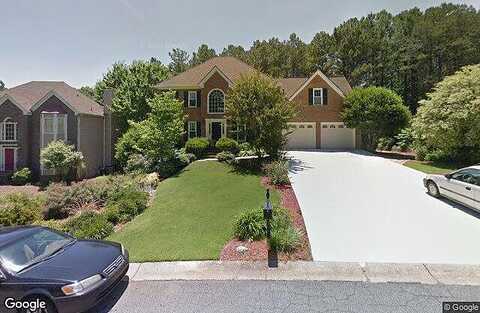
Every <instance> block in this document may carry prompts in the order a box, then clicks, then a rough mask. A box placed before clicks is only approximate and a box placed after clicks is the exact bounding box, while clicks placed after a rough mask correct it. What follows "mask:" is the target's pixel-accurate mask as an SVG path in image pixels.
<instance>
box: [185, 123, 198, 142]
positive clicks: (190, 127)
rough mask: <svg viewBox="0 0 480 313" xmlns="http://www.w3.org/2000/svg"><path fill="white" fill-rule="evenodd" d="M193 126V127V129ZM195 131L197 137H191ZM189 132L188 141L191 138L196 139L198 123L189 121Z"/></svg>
mask: <svg viewBox="0 0 480 313" xmlns="http://www.w3.org/2000/svg"><path fill="white" fill-rule="evenodd" d="M192 126H193V127H192ZM194 129H195V136H193V137H191V136H190V132H193V131H194ZM187 131H188V139H191V138H196V137H197V131H198V130H197V121H188V128H187Z"/></svg>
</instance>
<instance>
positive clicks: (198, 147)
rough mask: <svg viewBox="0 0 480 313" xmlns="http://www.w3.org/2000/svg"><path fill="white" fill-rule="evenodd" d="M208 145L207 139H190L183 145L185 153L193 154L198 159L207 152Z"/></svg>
mask: <svg viewBox="0 0 480 313" xmlns="http://www.w3.org/2000/svg"><path fill="white" fill-rule="evenodd" d="M209 145H210V143H209V142H208V139H207V138H191V139H188V140H187V142H186V143H185V151H186V152H188V153H193V154H194V155H195V156H196V157H197V159H198V158H201V157H202V156H203V155H204V154H205V153H206V152H207V149H208V146H209Z"/></svg>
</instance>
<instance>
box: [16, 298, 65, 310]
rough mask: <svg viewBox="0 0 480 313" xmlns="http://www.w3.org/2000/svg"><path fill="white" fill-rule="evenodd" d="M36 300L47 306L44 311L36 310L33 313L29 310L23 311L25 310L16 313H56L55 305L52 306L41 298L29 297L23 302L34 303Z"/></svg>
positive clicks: (50, 302)
mask: <svg viewBox="0 0 480 313" xmlns="http://www.w3.org/2000/svg"><path fill="white" fill-rule="evenodd" d="M37 299H40V301H45V303H46V304H47V307H46V308H44V309H37V310H35V311H31V310H30V309H25V310H19V311H17V312H18V313H57V309H56V308H55V305H53V303H52V301H50V300H48V299H45V298H43V297H38V298H37V297H29V298H27V299H25V301H36V300H37Z"/></svg>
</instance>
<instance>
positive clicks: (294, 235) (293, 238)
mask: <svg viewBox="0 0 480 313" xmlns="http://www.w3.org/2000/svg"><path fill="white" fill-rule="evenodd" d="M301 237H302V235H301V233H300V232H299V231H298V230H297V229H296V228H294V227H286V228H274V229H272V233H271V238H270V240H269V241H268V244H269V246H270V249H272V250H274V251H278V252H286V253H289V252H293V251H295V249H296V248H297V247H298V246H299V245H300V239H301Z"/></svg>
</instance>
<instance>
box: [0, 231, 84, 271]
mask: <svg viewBox="0 0 480 313" xmlns="http://www.w3.org/2000/svg"><path fill="white" fill-rule="evenodd" d="M74 240H75V239H73V238H71V237H68V236H66V235H63V234H60V233H57V232H54V231H51V230H48V229H43V228H40V229H38V231H36V232H32V233H30V234H29V235H28V236H25V237H22V238H20V239H19V240H16V241H15V242H13V243H11V244H8V245H6V246H3V247H1V248H0V261H1V262H2V264H3V266H5V267H6V269H8V270H9V271H11V272H13V273H17V272H20V271H22V270H23V269H25V268H27V267H29V266H30V265H32V264H35V263H38V262H41V261H42V260H44V259H46V258H48V257H49V256H51V255H53V254H54V253H56V252H57V251H59V250H61V249H62V248H63V247H65V246H66V245H68V244H69V243H71V242H73V241H74Z"/></svg>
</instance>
